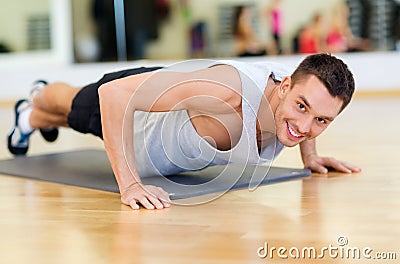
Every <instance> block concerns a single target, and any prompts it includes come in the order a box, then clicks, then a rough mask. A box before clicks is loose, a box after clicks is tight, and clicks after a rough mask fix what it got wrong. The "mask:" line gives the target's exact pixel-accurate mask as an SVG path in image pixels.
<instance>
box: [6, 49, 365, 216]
mask: <svg viewBox="0 0 400 264" xmlns="http://www.w3.org/2000/svg"><path fill="white" fill-rule="evenodd" d="M353 92H354V79H353V76H352V73H351V72H350V71H349V69H348V68H347V66H346V65H345V64H344V63H343V62H342V61H341V60H340V59H337V58H336V57H334V56H331V55H328V54H315V55H310V56H308V57H307V58H305V59H304V60H303V61H302V62H301V63H300V65H299V66H298V67H297V69H296V70H295V71H294V72H293V73H292V75H290V73H289V72H288V71H287V70H286V68H285V67H283V66H282V65H278V64H273V63H267V62H263V63H249V62H237V61H208V60H195V61H188V62H184V63H182V64H177V65H176V66H175V67H174V66H170V67H166V68H138V69H132V70H126V71H121V72H116V73H111V74H107V75H105V76H104V77H103V78H102V79H101V80H100V81H99V82H97V83H94V84H90V85H88V86H85V87H84V88H81V89H77V88H73V87H71V86H69V85H67V84H65V83H54V84H48V85H47V84H46V83H45V82H43V81H39V82H37V84H36V85H35V88H34V89H33V90H32V92H31V98H32V99H31V100H20V101H18V102H17V104H16V106H15V113H16V121H15V127H14V128H13V130H12V131H11V132H10V134H9V137H8V147H9V150H10V151H11V152H12V153H14V154H25V153H26V151H27V150H28V143H29V136H30V135H31V133H32V132H33V131H34V130H35V129H40V132H41V133H42V135H43V136H44V138H45V139H46V140H48V141H54V140H55V139H56V138H57V134H58V133H57V131H58V130H57V127H58V126H65V127H71V128H73V129H75V130H77V131H80V132H82V133H92V134H94V135H96V136H99V137H101V138H103V139H104V145H105V149H106V152H107V155H108V158H109V161H110V163H111V166H112V169H113V172H114V175H115V177H116V179H117V182H118V185H119V189H120V192H121V201H122V203H124V204H126V205H129V206H131V207H132V208H133V209H138V208H139V204H141V205H142V206H144V207H145V208H147V209H155V208H157V209H162V208H165V207H169V206H170V200H169V197H168V193H166V192H165V191H164V190H162V189H161V188H159V187H156V186H148V185H147V186H144V185H142V184H141V180H140V179H141V177H147V176H151V175H154V174H162V175H168V174H175V173H178V172H180V171H188V170H197V169H201V168H204V167H207V166H211V165H216V164H227V163H232V162H240V163H252V164H257V163H262V162H265V161H270V160H272V159H273V158H275V157H276V155H277V154H278V153H279V152H280V151H281V150H282V148H283V147H284V146H286V147H293V146H295V145H297V144H300V150H301V156H302V160H303V163H304V166H305V167H307V168H310V169H312V170H313V171H316V172H320V173H327V172H328V169H327V168H328V167H331V168H334V169H336V170H338V171H341V172H346V173H351V172H358V171H360V169H359V168H357V167H355V166H353V165H350V164H348V163H346V162H342V161H338V160H335V159H333V158H324V157H320V156H318V155H317V152H316V144H315V138H316V137H317V136H318V135H320V134H321V133H322V132H323V131H324V130H325V129H326V128H327V127H328V125H329V124H330V123H331V122H332V121H333V120H334V119H335V118H336V116H337V115H338V114H339V113H340V112H341V111H342V110H343V109H344V108H345V107H346V106H347V105H348V103H349V102H350V100H351V97H352V95H353Z"/></svg>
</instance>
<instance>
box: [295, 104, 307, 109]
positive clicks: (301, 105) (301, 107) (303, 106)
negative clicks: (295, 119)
mask: <svg viewBox="0 0 400 264" xmlns="http://www.w3.org/2000/svg"><path fill="white" fill-rule="evenodd" d="M297 106H298V107H299V109H300V110H301V111H305V110H306V107H305V105H303V104H302V103H297Z"/></svg>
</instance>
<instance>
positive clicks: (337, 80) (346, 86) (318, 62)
mask: <svg viewBox="0 0 400 264" xmlns="http://www.w3.org/2000/svg"><path fill="white" fill-rule="evenodd" d="M309 75H314V76H316V77H317V78H318V79H319V80H320V81H321V82H322V83H323V84H324V85H325V87H326V88H327V89H328V91H329V93H330V94H331V95H332V96H333V97H339V98H340V99H341V100H342V101H343V105H342V108H341V109H340V111H342V110H343V109H344V108H345V107H346V106H347V105H348V104H349V103H350V100H351V98H352V96H353V93H354V89H355V88H354V86H355V85H354V78H353V74H352V73H351V71H350V70H349V68H348V67H347V65H346V64H345V63H344V62H343V61H342V60H340V59H338V58H336V57H335V56H333V55H331V54H326V53H319V54H313V55H309V56H307V57H306V58H305V59H304V60H303V61H302V62H301V63H300V65H299V66H298V67H297V68H296V70H295V71H294V72H293V74H292V76H291V78H292V86H293V85H294V84H296V83H297V82H299V81H303V80H304V79H306V78H307V77H308V76H309Z"/></svg>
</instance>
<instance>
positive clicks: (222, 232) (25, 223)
mask: <svg viewBox="0 0 400 264" xmlns="http://www.w3.org/2000/svg"><path fill="white" fill-rule="evenodd" d="M399 115H400V98H399V97H397V98H379V99H371V98H356V99H355V100H354V101H353V102H352V104H351V106H350V108H348V109H346V110H345V112H344V113H343V115H342V116H341V117H340V118H339V119H337V120H336V121H335V122H334V124H333V125H332V126H331V127H330V128H329V129H328V131H326V132H325V134H323V135H322V136H321V138H320V140H319V141H318V143H319V151H320V153H321V154H323V155H329V156H334V157H337V158H340V159H344V160H348V161H351V162H352V163H355V164H357V165H359V166H361V167H362V168H363V172H362V173H359V174H354V175H343V174H338V173H331V174H329V175H328V176H321V175H313V177H311V178H308V179H305V180H301V181H300V180H296V181H292V182H286V183H279V184H274V185H269V186H263V187H259V188H258V189H257V190H256V191H254V192H249V191H248V190H240V191H232V192H229V193H228V194H226V195H224V196H222V197H221V198H219V199H217V200H215V201H212V202H209V203H206V204H202V205H196V206H173V207H172V208H170V209H166V210H162V211H146V210H140V211H132V210H130V209H129V208H128V207H126V206H123V205H121V204H120V200H119V195H117V194H114V193H107V192H102V191H96V190H88V189H83V188H77V187H71V186H64V185H58V184H52V183H44V182H38V181H33V180H25V179H19V178H15V177H11V176H7V175H0V212H1V216H0V263H185V264H186V263H275V262H280V263H283V262H284V263H314V262H318V263H399V260H400V155H399V154H400V151H399V148H400V123H399ZM0 117H1V119H0V120H1V124H0V132H1V136H3V137H5V135H6V133H7V132H8V129H9V127H10V125H11V124H12V122H13V121H12V117H11V108H9V107H3V108H1V109H0ZM87 147H95V148H102V142H101V141H99V140H97V139H95V138H92V137H90V136H83V135H79V134H77V133H75V132H73V131H68V130H62V131H61V137H60V140H59V141H58V142H57V143H55V144H46V143H44V142H43V140H42V139H41V138H40V136H39V135H34V136H33V139H32V145H31V150H30V154H38V153H48V152H58V151H65V150H70V149H78V148H87ZM0 157H1V158H10V157H11V156H10V155H9V154H8V153H7V150H6V147H5V145H3V147H1V148H0ZM274 165H275V166H290V167H301V161H300V158H299V154H298V149H297V148H294V149H288V150H285V151H284V152H283V154H281V156H280V157H279V158H278V160H277V161H276V162H275V163H274ZM346 239H347V240H346ZM338 240H339V242H338ZM346 241H347V243H346ZM266 243H267V245H268V251H270V250H271V248H273V247H275V248H279V247H284V248H286V249H287V251H286V252H284V251H283V249H281V250H282V251H281V256H282V257H283V255H286V256H288V258H287V259H282V258H281V257H279V256H278V253H277V250H275V251H273V256H272V257H271V255H270V254H268V255H267V256H266V257H265V258H262V255H263V254H264V255H265V250H264V248H265V245H266ZM340 243H343V244H340ZM260 247H264V248H260ZM312 247H313V248H315V249H316V250H317V255H320V256H321V257H322V254H321V251H322V250H323V249H324V247H327V248H329V247H330V250H331V251H329V250H325V251H322V253H323V259H322V260H321V259H314V258H313V255H311V257H312V258H308V253H307V252H308V251H307V250H310V251H309V252H312V249H311V248H312ZM335 247H336V248H337V250H335ZM368 248H370V249H371V250H372V251H368ZM296 249H297V250H299V251H300V255H299V256H300V259H294V258H293V257H292V256H294V254H295V253H296ZM357 249H360V250H361V256H360V259H359V260H358V259H357V260H355V259H353V257H354V256H355V257H357V254H353V253H352V252H353V251H352V250H357ZM364 250H366V253H368V254H369V255H370V256H371V257H375V256H378V254H377V253H384V254H381V255H380V256H382V257H386V258H394V257H396V258H397V260H388V259H386V260H382V259H380V260H377V259H375V260H367V259H366V258H365V257H364V256H363V255H362V252H363V251H364ZM302 251H304V252H305V258H303V259H302V258H301V257H302ZM289 252H290V253H289ZM343 252H344V253H343ZM346 252H348V253H349V258H347V257H346ZM268 253H270V252H268ZM391 253H395V254H396V255H394V254H391ZM290 254H291V255H290ZM259 255H260V256H261V257H260V256H259Z"/></svg>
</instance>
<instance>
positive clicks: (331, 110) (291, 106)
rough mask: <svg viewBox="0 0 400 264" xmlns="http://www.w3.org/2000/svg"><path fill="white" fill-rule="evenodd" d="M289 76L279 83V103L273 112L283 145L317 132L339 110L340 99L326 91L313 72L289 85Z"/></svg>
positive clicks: (323, 128) (325, 126)
mask: <svg viewBox="0 0 400 264" xmlns="http://www.w3.org/2000/svg"><path fill="white" fill-rule="evenodd" d="M290 82H291V79H290V78H285V79H284V80H283V82H282V83H281V86H280V87H279V91H278V95H279V98H280V103H279V105H278V107H277V109H276V112H275V124H276V129H277V130H276V133H277V136H278V139H279V141H280V142H281V143H282V144H283V145H285V146H286V147H293V146H295V145H297V144H299V143H300V142H302V141H305V140H308V139H312V138H315V137H317V136H318V135H319V134H321V133H322V132H323V131H324V130H325V129H326V128H327V127H328V125H329V124H330V123H331V122H332V121H333V119H334V118H335V117H336V116H337V115H338V114H339V112H340V109H341V107H342V104H343V101H342V100H341V99H339V98H338V97H333V96H332V95H330V94H329V92H328V89H327V88H326V87H325V86H324V85H323V83H322V82H321V81H320V80H319V79H318V78H317V77H315V76H314V75H310V76H309V77H307V78H306V79H305V80H303V81H301V82H298V83H297V84H295V85H294V86H293V87H292V88H291V89H290Z"/></svg>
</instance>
